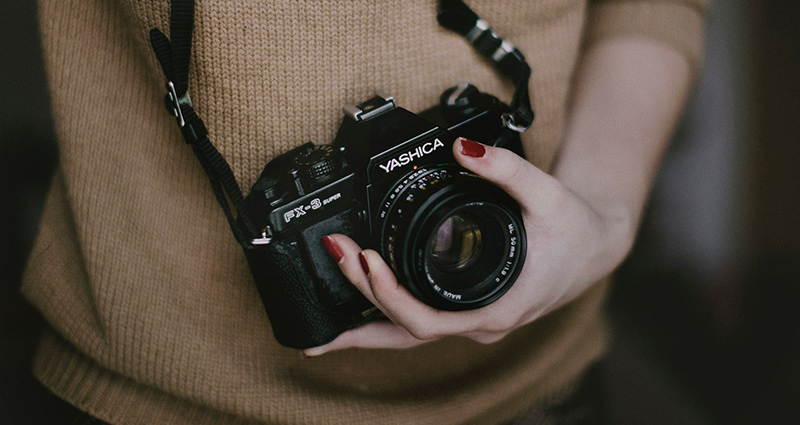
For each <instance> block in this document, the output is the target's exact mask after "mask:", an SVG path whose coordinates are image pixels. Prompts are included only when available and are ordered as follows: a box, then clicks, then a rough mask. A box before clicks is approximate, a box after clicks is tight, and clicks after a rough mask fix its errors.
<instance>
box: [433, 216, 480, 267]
mask: <svg viewBox="0 0 800 425" xmlns="http://www.w3.org/2000/svg"><path fill="white" fill-rule="evenodd" d="M481 239H482V234H481V228H480V226H478V224H477V223H476V222H475V220H473V219H472V218H470V216H469V215H464V214H454V215H451V216H450V217H447V218H446V219H445V220H444V222H443V223H442V224H441V225H440V226H439V229H437V230H436V233H434V234H433V236H432V237H431V241H430V243H429V244H428V251H429V252H430V255H431V259H432V263H433V265H434V266H435V267H437V268H439V269H441V270H442V271H445V272H456V271H459V270H463V269H465V268H467V267H469V266H470V265H471V264H472V263H473V262H474V261H475V259H476V258H478V254H479V253H480V250H481Z"/></svg>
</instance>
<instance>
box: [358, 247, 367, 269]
mask: <svg viewBox="0 0 800 425" xmlns="http://www.w3.org/2000/svg"><path fill="white" fill-rule="evenodd" d="M358 262H360V263H361V269H363V270H364V274H367V275H368V274H369V264H367V257H365V256H364V253H363V252H359V253H358Z"/></svg>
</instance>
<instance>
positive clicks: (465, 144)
mask: <svg viewBox="0 0 800 425" xmlns="http://www.w3.org/2000/svg"><path fill="white" fill-rule="evenodd" d="M458 140H459V141H461V154H462V155H466V156H470V157H472V158H480V157H482V156H483V155H484V154H485V153H486V148H484V147H483V145H482V144H480V143H478V142H473V141H472V140H469V139H465V138H463V137H459V138H458Z"/></svg>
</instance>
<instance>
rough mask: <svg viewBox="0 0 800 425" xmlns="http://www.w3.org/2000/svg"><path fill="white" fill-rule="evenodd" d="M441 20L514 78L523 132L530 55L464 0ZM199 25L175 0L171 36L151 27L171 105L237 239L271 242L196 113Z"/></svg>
mask: <svg viewBox="0 0 800 425" xmlns="http://www.w3.org/2000/svg"><path fill="white" fill-rule="evenodd" d="M438 21H439V24H440V25H442V26H443V27H445V28H447V29H450V30H452V31H455V32H457V33H459V34H461V35H462V36H464V37H465V38H466V39H467V40H468V41H469V42H470V43H471V44H472V45H473V46H474V47H475V48H476V49H477V50H478V51H479V52H480V53H481V54H483V55H484V56H486V57H487V58H489V59H490V60H492V61H493V62H494V63H495V65H496V66H497V68H498V69H499V70H500V72H502V73H503V75H505V76H506V77H508V78H509V79H511V81H512V82H513V83H514V88H515V91H514V97H513V99H512V102H511V105H510V108H509V110H508V111H507V112H506V113H505V114H504V115H503V117H504V120H505V124H506V126H507V127H508V128H509V129H511V130H513V131H517V132H523V131H525V130H527V129H528V128H530V126H531V124H532V123H533V118H534V115H533V110H532V108H531V104H530V96H529V94H528V79H529V78H530V75H531V69H530V67H529V66H528V64H527V62H525V57H524V56H523V55H522V53H521V52H520V51H519V50H517V49H516V48H515V47H514V46H513V45H511V43H509V42H508V41H506V40H503V39H502V38H500V37H499V36H497V34H496V33H495V32H494V31H492V30H491V29H490V28H489V26H488V24H487V23H486V21H484V20H483V19H480V18H479V17H478V15H476V14H475V13H474V12H473V11H472V10H471V9H470V8H469V7H467V5H466V4H464V2H463V1H461V0H441V1H440V5H439V14H438ZM193 30H194V0H172V1H171V11H170V37H171V38H167V36H166V35H164V33H163V32H161V31H160V30H158V29H152V30H150V43H151V44H152V46H153V51H154V52H155V54H156V57H157V58H158V61H159V63H160V64H161V69H162V71H163V72H164V75H165V77H166V78H167V95H166V97H165V99H164V101H165V104H166V107H167V110H168V111H169V112H170V113H171V114H172V115H173V116H175V118H176V120H177V122H178V125H179V127H180V129H181V133H182V134H183V138H184V140H186V143H188V144H189V145H190V146H191V147H192V150H193V151H194V153H195V156H197V159H198V160H199V161H200V164H201V165H202V166H203V169H204V170H205V172H206V174H207V175H208V179H209V182H210V183H211V187H212V189H213V191H214V195H215V196H216V198H217V201H218V202H219V204H220V206H222V209H223V211H224V212H225V216H226V218H227V219H228V224H229V225H230V227H231V230H232V231H233V234H234V236H235V237H236V240H237V241H238V242H239V244H240V245H242V247H244V248H245V249H252V248H255V247H257V246H259V245H263V244H266V243H269V240H270V237H271V235H270V234H268V229H258V228H257V227H256V225H255V224H254V222H253V220H252V219H251V218H250V216H249V213H248V210H247V206H246V203H245V199H244V195H243V194H242V191H241V189H240V188H239V184H238V183H237V182H236V177H235V176H234V174H233V170H231V167H230V165H229V164H228V162H227V161H225V158H224V157H223V156H222V154H220V152H219V151H218V150H217V149H216V148H215V147H214V145H213V144H212V143H211V141H210V140H209V139H208V130H207V129H206V126H205V124H204V123H203V120H201V119H200V117H199V116H198V115H197V113H196V112H195V110H194V107H193V106H192V101H191V98H190V97H189V91H188V89H189V62H190V58H191V51H192V32H193Z"/></svg>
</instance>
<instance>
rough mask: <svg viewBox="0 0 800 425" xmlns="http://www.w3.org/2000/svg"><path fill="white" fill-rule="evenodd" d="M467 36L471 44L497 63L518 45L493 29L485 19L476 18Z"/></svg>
mask: <svg viewBox="0 0 800 425" xmlns="http://www.w3.org/2000/svg"><path fill="white" fill-rule="evenodd" d="M465 37H466V39H467V40H468V41H469V42H470V44H472V45H473V46H475V48H477V49H478V50H479V51H480V52H481V53H483V54H484V55H486V56H487V57H489V58H490V59H491V60H492V61H494V62H495V63H500V61H502V60H503V58H505V57H506V56H508V55H509V54H511V53H514V51H515V50H516V47H514V45H513V44H511V42H509V41H507V40H505V39H503V38H501V37H500V36H499V35H497V33H496V32H494V31H492V29H491V28H490V27H489V23H488V22H486V21H484V20H483V19H478V20H476V21H475V25H474V26H473V27H472V29H471V30H469V32H467V35H466V36H465Z"/></svg>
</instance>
